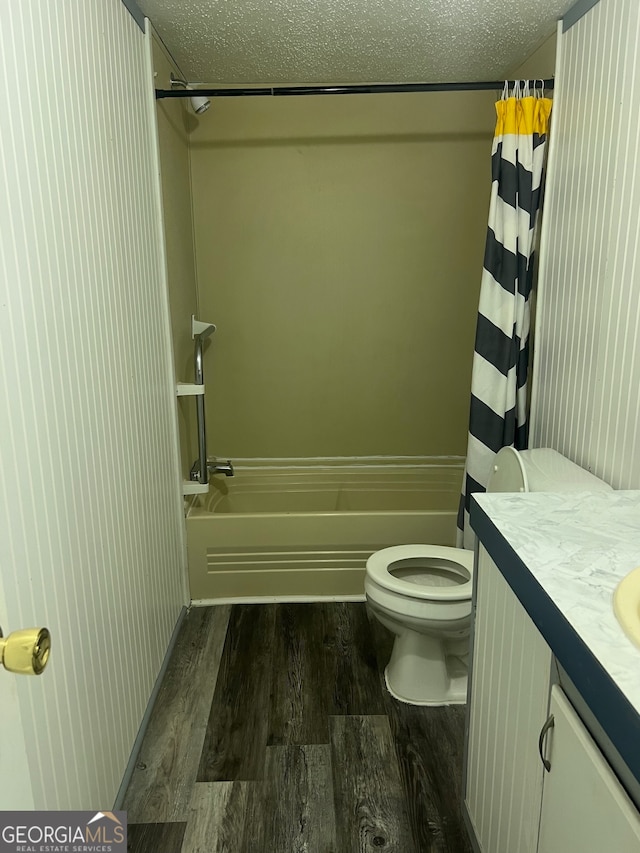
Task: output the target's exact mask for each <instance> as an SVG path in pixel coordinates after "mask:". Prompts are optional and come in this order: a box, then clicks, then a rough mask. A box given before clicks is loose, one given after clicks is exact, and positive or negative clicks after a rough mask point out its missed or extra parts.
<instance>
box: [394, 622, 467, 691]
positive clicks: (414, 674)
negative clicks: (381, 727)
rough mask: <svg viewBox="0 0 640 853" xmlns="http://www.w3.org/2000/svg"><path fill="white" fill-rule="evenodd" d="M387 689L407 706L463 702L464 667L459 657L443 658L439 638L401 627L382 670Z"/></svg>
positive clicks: (465, 671) (465, 674) (442, 648)
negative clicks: (389, 656) (389, 658)
mask: <svg viewBox="0 0 640 853" xmlns="http://www.w3.org/2000/svg"><path fill="white" fill-rule="evenodd" d="M384 680H385V683H386V685H387V690H388V691H389V693H390V694H391V695H392V696H393V697H394V699H398V700H399V701H400V702H406V703H407V704H409V705H432V706H437V705H464V703H465V702H466V701H467V669H466V666H465V665H464V662H463V661H462V660H461V659H460V658H459V657H449V658H448V659H447V658H446V657H445V649H444V646H443V642H442V640H440V639H438V638H436V637H431V636H429V635H427V634H421V633H418V632H417V631H411V630H406V629H405V630H404V631H403V632H402V633H401V634H399V635H397V636H396V639H395V642H394V644H393V652H392V653H391V660H390V661H389V663H388V664H387V666H386V668H385V671H384Z"/></svg>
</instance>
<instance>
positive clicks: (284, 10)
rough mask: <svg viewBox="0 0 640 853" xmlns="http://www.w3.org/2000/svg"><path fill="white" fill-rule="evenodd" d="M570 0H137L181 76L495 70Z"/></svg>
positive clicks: (254, 79)
mask: <svg viewBox="0 0 640 853" xmlns="http://www.w3.org/2000/svg"><path fill="white" fill-rule="evenodd" d="M573 2H574V0H139V3H140V6H141V8H142V9H143V11H144V12H145V14H146V15H147V16H148V17H149V18H151V20H152V21H153V24H154V26H155V27H156V29H157V30H158V32H159V33H160V35H161V36H162V38H163V40H164V42H165V44H166V45H167V47H168V48H169V50H170V51H171V53H172V54H173V57H174V59H175V60H176V62H177V63H178V65H179V66H180V68H181V69H182V72H183V73H184V74H185V76H186V78H187V79H189V80H193V81H200V82H206V83H356V82H369V83H373V82H406V81H447V80H483V79H484V80H491V79H494V78H500V77H502V76H503V75H504V74H505V73H507V72H508V70H509V69H510V68H511V67H513V66H514V65H516V64H517V63H518V62H519V61H520V60H523V59H525V58H526V57H527V56H528V55H529V54H530V53H531V52H532V51H533V50H534V49H535V48H536V47H537V45H538V44H539V43H540V41H541V40H542V39H544V38H545V37H546V36H548V35H549V34H550V33H551V32H552V31H553V29H554V22H555V21H556V20H557V19H558V18H559V17H561V16H562V15H563V14H564V12H566V10H567V9H568V8H570V7H571V6H572V5H573Z"/></svg>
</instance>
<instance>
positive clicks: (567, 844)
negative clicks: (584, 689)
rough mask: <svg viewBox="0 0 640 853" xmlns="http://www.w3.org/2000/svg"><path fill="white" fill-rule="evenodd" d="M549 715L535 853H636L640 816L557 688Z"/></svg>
mask: <svg viewBox="0 0 640 853" xmlns="http://www.w3.org/2000/svg"><path fill="white" fill-rule="evenodd" d="M550 712H551V713H552V714H553V716H554V727H553V729H552V731H551V735H550V741H551V742H550V748H549V749H548V751H547V758H548V759H549V761H550V762H551V770H550V771H549V772H548V773H546V774H545V779H544V789H543V795H542V818H541V823H540V840H539V843H538V853H603V851H611V853H638V850H640V815H639V814H638V812H637V811H636V809H635V807H634V805H633V803H632V802H631V801H630V800H629V798H628V797H627V795H626V793H625V792H624V790H623V789H622V786H621V785H620V783H619V782H618V780H617V778H616V777H615V775H614V773H613V771H612V770H611V768H610V767H609V765H608V763H607V762H606V760H605V759H604V757H603V756H602V754H601V753H600V750H599V749H598V747H597V746H596V745H595V743H594V741H593V740H592V738H591V736H590V735H589V733H588V732H587V730H586V729H585V727H584V726H583V724H582V722H581V721H580V719H579V717H578V715H577V714H576V712H575V711H574V710H573V708H572V707H571V705H570V704H569V702H568V700H567V698H566V697H565V695H564V693H563V692H562V690H560V689H559V688H558V687H557V686H556V685H554V687H553V688H552V690H551V706H550ZM548 737H549V736H548Z"/></svg>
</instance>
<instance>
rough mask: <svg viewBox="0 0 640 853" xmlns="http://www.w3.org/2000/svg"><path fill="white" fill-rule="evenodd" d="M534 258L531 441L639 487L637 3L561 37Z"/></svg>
mask: <svg viewBox="0 0 640 853" xmlns="http://www.w3.org/2000/svg"><path fill="white" fill-rule="evenodd" d="M555 101H556V102H555V106H554V112H553V118H552V130H551V136H550V140H551V142H550V162H549V173H548V181H547V197H546V205H545V212H544V219H543V235H542V246H541V257H540V292H539V299H538V324H537V329H536V341H535V348H536V363H535V367H534V380H533V402H532V444H533V445H534V446H540V445H549V446H552V447H555V448H556V449H558V450H559V451H561V452H562V453H564V454H565V455H567V456H569V457H570V458H571V459H573V460H575V461H576V462H578V463H579V464H580V465H582V466H583V467H585V468H588V469H589V470H591V471H593V473H595V474H596V475H597V476H599V477H602V478H604V479H605V480H607V481H608V482H610V483H611V484H612V485H613V486H614V487H616V488H640V393H639V390H638V389H639V388H640V339H639V333H640V261H639V258H638V243H639V241H640V232H639V213H640V174H639V173H640V162H639V159H638V158H639V156H640V6H639V4H638V2H637V0H600V2H599V3H598V4H597V5H596V6H594V8H593V9H591V10H590V11H589V12H588V13H587V14H586V15H585V16H584V17H583V18H581V19H580V20H579V21H578V22H577V23H576V24H575V25H574V26H573V27H571V28H570V29H569V30H568V31H567V32H566V33H564V34H562V35H561V36H560V38H559V56H558V68H557V85H556V95H555Z"/></svg>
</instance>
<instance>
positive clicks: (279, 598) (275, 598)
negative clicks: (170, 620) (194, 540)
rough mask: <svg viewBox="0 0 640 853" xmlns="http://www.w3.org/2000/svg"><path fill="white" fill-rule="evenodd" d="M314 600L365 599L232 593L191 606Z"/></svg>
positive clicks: (358, 597) (360, 597) (357, 597)
mask: <svg viewBox="0 0 640 853" xmlns="http://www.w3.org/2000/svg"><path fill="white" fill-rule="evenodd" d="M314 601H366V597H365V595H364V593H361V594H359V595H233V596H228V597H226V598H196V599H194V600H193V601H192V602H191V606H192V607H211V605H213V604H305V603H312V602H314Z"/></svg>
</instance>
